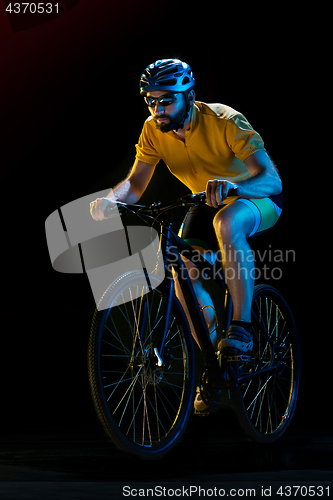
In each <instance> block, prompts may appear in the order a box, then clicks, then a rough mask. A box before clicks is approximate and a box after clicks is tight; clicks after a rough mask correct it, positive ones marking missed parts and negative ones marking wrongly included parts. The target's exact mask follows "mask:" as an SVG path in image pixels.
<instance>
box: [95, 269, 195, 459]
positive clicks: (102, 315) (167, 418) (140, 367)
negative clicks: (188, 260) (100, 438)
mask: <svg viewBox="0 0 333 500" xmlns="http://www.w3.org/2000/svg"><path fill="white" fill-rule="evenodd" d="M151 284H152V285H153V286H154V278H151ZM124 297H126V301H125V300H124ZM166 299H167V296H166V295H164V294H163V293H162V292H161V291H159V290H156V289H150V288H148V286H147V282H146V280H145V278H144V276H142V272H141V273H140V272H139V271H133V272H130V273H127V274H125V275H123V276H121V277H120V278H119V279H118V280H116V281H115V282H114V283H113V284H112V285H110V287H109V288H108V290H107V291H106V292H105V294H104V296H103V298H102V299H101V300H103V302H104V307H105V305H107V309H104V310H102V311H96V312H95V315H94V318H93V322H92V328H91V333H90V340H89V349H88V371H89V382H90V388H91V393H92V398H93V402H94V405H95V409H96V412H97V415H98V417H99V420H100V421H101V423H102V426H103V428H104V430H105V432H106V433H107V435H108V436H109V437H110V438H111V439H112V441H113V442H114V443H115V444H116V445H117V446H118V448H120V449H121V450H122V451H124V452H126V453H131V454H134V455H136V456H138V457H140V458H146V459H154V458H160V457H162V456H163V455H165V454H166V453H167V452H168V451H169V450H171V449H172V448H173V446H174V445H175V444H176V443H177V442H178V440H179V439H180V437H181V436H182V434H183V432H184V430H185V428H186V425H187V422H188V419H189V416H190V414H191V411H192V409H193V398H194V390H195V354H194V346H193V340H192V337H191V334H190V329H189V326H188V322H187V319H186V317H185V313H184V311H183V309H182V307H181V305H180V303H179V301H178V300H177V299H176V297H175V298H174V301H173V305H172V310H171V316H170V322H169V324H168V326H167V337H166V343H165V350H164V355H163V359H164V363H163V366H161V360H159V359H158V354H159V353H158V351H156V348H157V346H159V342H160V339H161V334H162V332H163V328H164V324H165V310H166V302H167V300H166Z"/></svg>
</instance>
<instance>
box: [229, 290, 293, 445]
mask: <svg viewBox="0 0 333 500" xmlns="http://www.w3.org/2000/svg"><path fill="white" fill-rule="evenodd" d="M252 311H253V312H254V313H255V315H256V317H257V318H258V320H259V323H260V324H261V326H260V324H259V323H258V322H256V321H255V320H254V319H252V333H253V353H252V361H251V362H250V363H245V364H244V365H241V366H239V367H238V374H239V376H240V377H243V381H241V382H240V383H239V385H238V387H235V388H234V389H233V400H234V404H235V411H236V413H237V416H238V420H239V422H240V424H241V426H242V427H243V429H244V430H245V432H246V433H247V434H248V435H249V436H250V437H251V438H252V439H253V440H254V441H257V442H259V443H269V442H274V441H276V440H277V439H279V438H281V437H282V435H283V434H284V433H285V432H286V430H287V428H288V427H289V425H290V423H291V421H292V417H293V415H294V412H295V408H296V402H297V396H298V390H299V381H300V347H299V340H298V334H297V329H296V324H295V321H294V318H293V315H292V313H291V311H290V308H289V306H288V304H287V302H286V300H285V299H284V298H283V296H282V295H281V293H280V292H279V291H278V290H276V289H275V288H273V287H271V286H269V285H257V286H256V287H255V289H254V295H253V302H252ZM263 327H264V329H265V330H266V332H267V334H268V337H269V339H270V341H269V339H268V338H267V336H266V335H265V334H264V332H263ZM272 344H274V349H273V348H272ZM274 366H275V367H276V369H273V370H272V371H269V368H270V367H274ZM266 369H267V371H266V372H265V371H263V370H266ZM260 371H262V372H261V373H259V372H260ZM256 373H257V374H256ZM247 374H248V375H251V376H252V375H254V376H253V377H251V378H248V379H246V375H247ZM240 380H241V379H240Z"/></svg>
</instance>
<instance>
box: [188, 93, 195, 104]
mask: <svg viewBox="0 0 333 500" xmlns="http://www.w3.org/2000/svg"><path fill="white" fill-rule="evenodd" d="M188 100H189V103H190V105H191V106H192V104H194V101H195V91H194V89H191V90H190V91H189V93H188Z"/></svg>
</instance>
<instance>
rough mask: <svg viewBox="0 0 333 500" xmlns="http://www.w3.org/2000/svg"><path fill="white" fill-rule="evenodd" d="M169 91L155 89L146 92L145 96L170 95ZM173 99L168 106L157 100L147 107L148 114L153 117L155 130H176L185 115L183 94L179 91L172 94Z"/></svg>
mask: <svg viewBox="0 0 333 500" xmlns="http://www.w3.org/2000/svg"><path fill="white" fill-rule="evenodd" d="M170 95H172V93H171V92H166V91H161V90H159V91H156V92H148V94H147V97H152V98H156V99H157V98H158V97H161V96H170ZM174 97H175V100H174V102H172V103H171V104H169V105H168V106H162V104H160V103H159V102H158V101H157V102H156V103H154V104H153V105H152V106H148V107H149V111H150V114H151V115H152V117H153V120H154V122H155V125H156V128H157V130H160V131H161V132H164V133H165V132H170V130H178V129H179V127H180V125H181V124H182V123H183V121H184V118H185V116H186V104H185V99H184V95H183V94H182V93H181V92H180V93H178V94H174Z"/></svg>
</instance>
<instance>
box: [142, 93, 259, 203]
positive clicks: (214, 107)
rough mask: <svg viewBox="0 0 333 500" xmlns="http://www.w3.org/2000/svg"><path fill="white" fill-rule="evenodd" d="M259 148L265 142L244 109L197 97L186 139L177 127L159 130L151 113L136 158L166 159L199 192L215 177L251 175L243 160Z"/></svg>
mask: <svg viewBox="0 0 333 500" xmlns="http://www.w3.org/2000/svg"><path fill="white" fill-rule="evenodd" d="M259 150H265V147H264V142H263V140H262V138H261V137H260V135H259V134H258V132H256V131H255V130H254V129H253V128H252V127H251V125H250V124H249V122H248V121H247V119H246V118H245V117H244V116H243V115H242V114H241V113H239V112H238V111H236V110H234V109H232V108H231V107H230V106H226V105H224V104H206V103H204V102H199V101H196V102H195V104H194V105H193V107H192V113H191V127H190V130H188V131H186V134H185V142H184V141H182V139H180V138H179V137H178V136H177V134H175V133H174V132H173V131H171V132H167V133H162V132H160V131H159V130H157V129H156V127H155V123H154V121H153V119H152V117H149V118H148V119H147V120H146V121H145V123H144V126H143V129H142V132H141V135H140V138H139V141H138V144H136V158H137V159H138V160H141V161H144V162H145V163H149V164H152V165H156V164H157V163H158V162H159V161H160V160H163V161H164V162H165V164H166V165H167V167H168V168H169V170H170V171H171V172H172V174H173V175H175V176H176V177H177V178H178V179H179V180H180V181H181V182H183V183H184V184H185V185H186V186H187V187H188V188H189V189H190V190H191V191H192V193H197V192H199V191H205V189H206V185H207V182H208V181H209V180H212V179H223V180H229V181H230V182H238V181H241V180H245V179H247V178H249V177H251V175H250V174H249V172H248V170H247V168H246V166H245V165H244V163H243V162H244V160H245V159H246V158H247V157H248V156H249V155H251V154H252V153H254V152H255V151H259Z"/></svg>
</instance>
